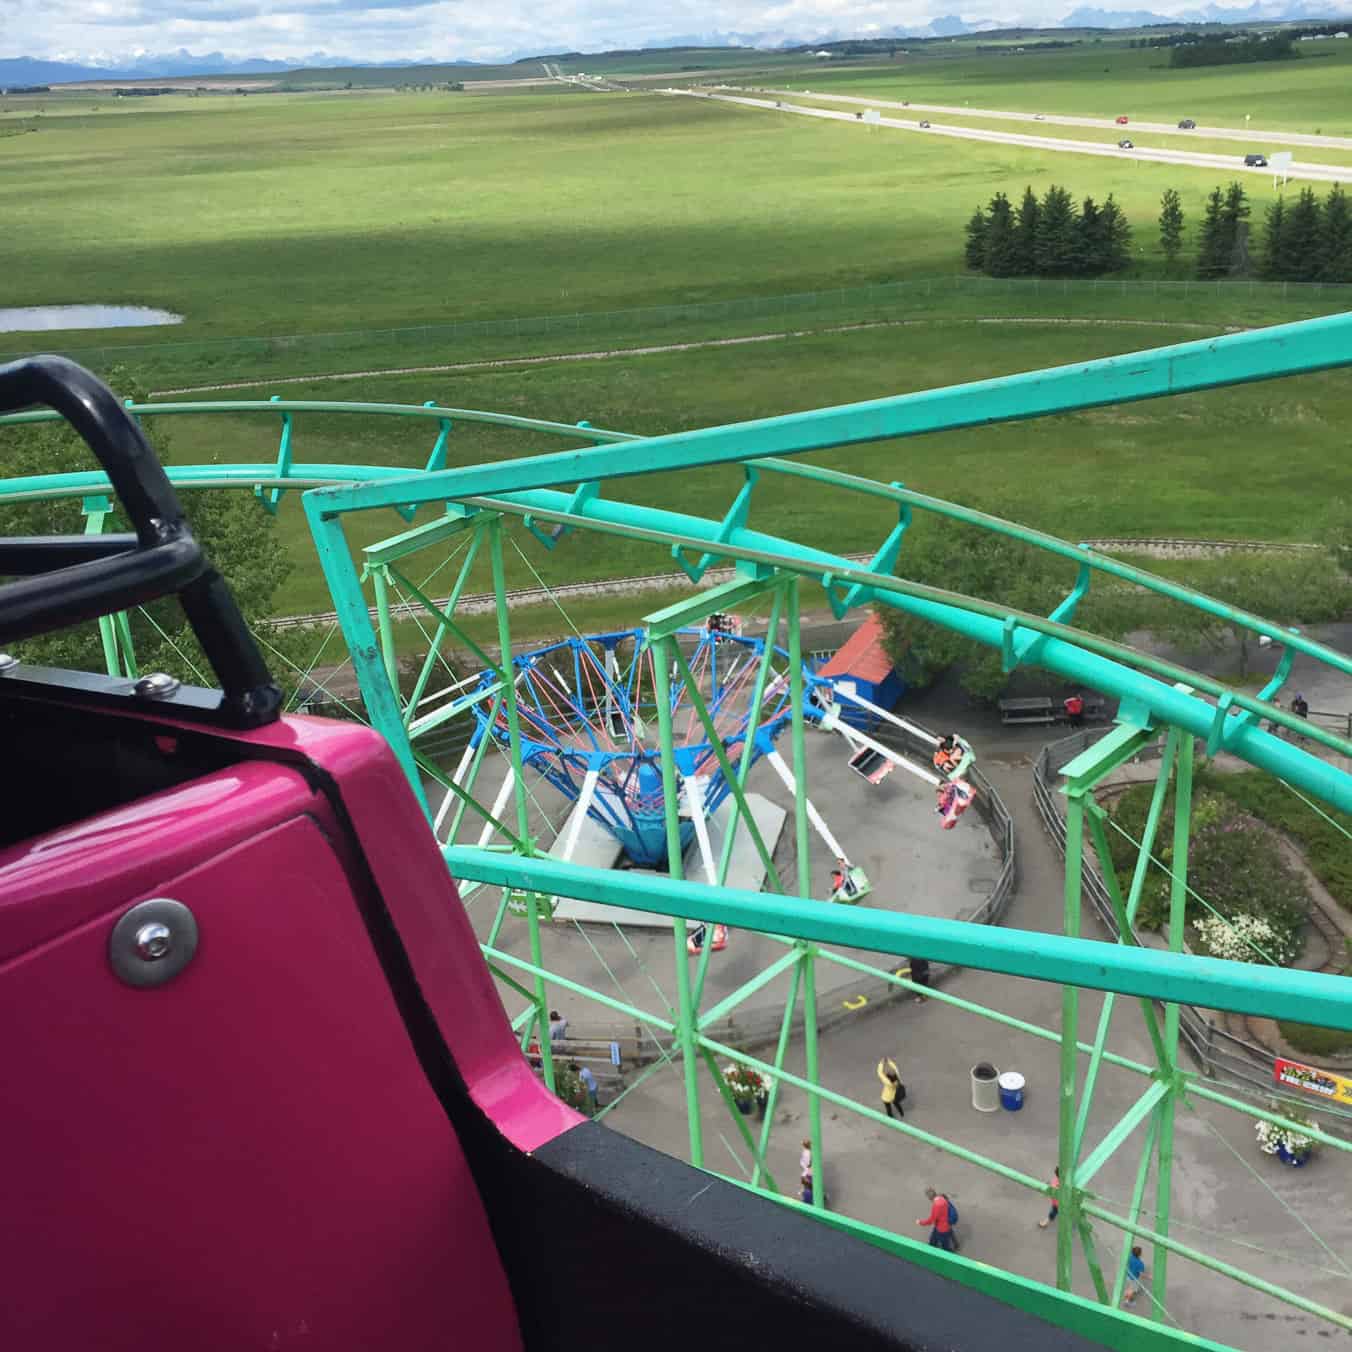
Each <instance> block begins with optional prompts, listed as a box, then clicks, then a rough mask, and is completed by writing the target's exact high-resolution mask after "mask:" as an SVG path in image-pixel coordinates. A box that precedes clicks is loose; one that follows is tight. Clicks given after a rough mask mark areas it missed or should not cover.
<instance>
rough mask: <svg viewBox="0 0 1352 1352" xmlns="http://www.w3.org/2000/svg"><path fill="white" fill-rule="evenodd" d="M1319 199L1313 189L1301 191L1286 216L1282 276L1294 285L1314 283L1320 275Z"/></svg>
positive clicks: (1320, 232)
mask: <svg viewBox="0 0 1352 1352" xmlns="http://www.w3.org/2000/svg"><path fill="white" fill-rule="evenodd" d="M1322 224H1323V223H1322V221H1321V220H1320V211H1319V199H1318V198H1317V197H1315V195H1314V189H1313V188H1302V189H1301V190H1300V194H1299V196H1298V197H1297V198H1296V200H1295V202H1294V203H1293V204H1292V206H1291V209H1290V210H1289V211H1288V212H1287V213H1286V224H1285V228H1284V229H1283V230H1282V238H1281V245H1282V247H1281V262H1280V266H1281V268H1282V276H1283V278H1285V279H1286V280H1288V281H1292V282H1312V281H1314V280H1315V278H1316V277H1317V276H1318V275H1319V270H1320V262H1321V259H1320V254H1321V252H1322V251H1321V248H1320V245H1321V243H1322V239H1321V236H1322V234H1323V231H1322V229H1321V226H1322Z"/></svg>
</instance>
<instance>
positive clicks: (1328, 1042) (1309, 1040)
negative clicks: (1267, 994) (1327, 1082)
mask: <svg viewBox="0 0 1352 1352" xmlns="http://www.w3.org/2000/svg"><path fill="white" fill-rule="evenodd" d="M1277 1027H1278V1028H1280V1029H1281V1033H1282V1036H1283V1037H1284V1038H1285V1039H1286V1040H1287V1041H1288V1042H1289V1043H1290V1044H1291V1045H1292V1046H1293V1047H1295V1048H1296V1049H1297V1051H1302V1052H1305V1053H1307V1054H1308V1055H1310V1056H1335V1055H1337V1053H1339V1052H1345V1051H1347V1050H1349V1049H1352V1033H1349V1032H1347V1030H1346V1029H1343V1028H1321V1027H1320V1026H1319V1025H1318V1024H1314V1023H1285V1022H1282V1021H1279V1022H1278V1024H1277Z"/></svg>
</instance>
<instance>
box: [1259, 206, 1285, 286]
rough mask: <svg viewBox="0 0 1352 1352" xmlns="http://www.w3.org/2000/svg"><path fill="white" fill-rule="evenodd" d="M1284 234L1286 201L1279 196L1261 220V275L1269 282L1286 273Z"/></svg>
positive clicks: (1278, 278)
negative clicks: (1284, 269)
mask: <svg viewBox="0 0 1352 1352" xmlns="http://www.w3.org/2000/svg"><path fill="white" fill-rule="evenodd" d="M1285 234H1286V203H1285V202H1283V201H1282V199H1281V198H1280V197H1279V198H1278V199H1277V200H1276V201H1275V202H1274V203H1273V204H1272V205H1271V206H1270V207H1268V209H1267V216H1266V217H1265V218H1264V221H1263V266H1262V271H1263V276H1264V277H1266V278H1267V279H1268V280H1269V281H1270V282H1278V281H1282V280H1283V279H1284V278H1285V276H1286V273H1285V272H1284V271H1283V268H1284V266H1285V259H1284V249H1285V241H1284V236H1285Z"/></svg>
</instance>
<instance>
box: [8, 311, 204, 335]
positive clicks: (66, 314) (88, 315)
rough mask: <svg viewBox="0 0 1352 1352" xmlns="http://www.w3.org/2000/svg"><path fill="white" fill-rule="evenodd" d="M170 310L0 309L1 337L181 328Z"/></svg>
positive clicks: (180, 321) (180, 320) (180, 316)
mask: <svg viewBox="0 0 1352 1352" xmlns="http://www.w3.org/2000/svg"><path fill="white" fill-rule="evenodd" d="M182 322H183V316H182V315H176V314H174V313H173V311H172V310H152V309H150V308H149V307H148V306H145V305H29V306H25V307H22V308H20V309H11V310H6V309H3V308H0V333H46V332H49V331H50V330H53V329H140V328H147V327H149V326H150V325H152V324H181V323H182Z"/></svg>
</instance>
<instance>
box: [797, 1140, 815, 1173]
mask: <svg viewBox="0 0 1352 1352" xmlns="http://www.w3.org/2000/svg"><path fill="white" fill-rule="evenodd" d="M798 1172H799V1173H800V1174H811V1173H812V1142H811V1141H809V1140H804V1141H803V1148H802V1149H801V1150H800V1151H799V1152H798Z"/></svg>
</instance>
